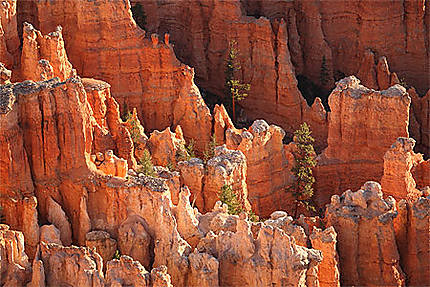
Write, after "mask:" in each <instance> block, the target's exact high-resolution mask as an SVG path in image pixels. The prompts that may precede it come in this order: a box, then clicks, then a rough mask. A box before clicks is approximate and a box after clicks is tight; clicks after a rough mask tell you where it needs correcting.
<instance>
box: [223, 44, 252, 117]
mask: <svg viewBox="0 0 430 287" xmlns="http://www.w3.org/2000/svg"><path fill="white" fill-rule="evenodd" d="M238 56H239V49H238V48H237V42H236V41H234V40H232V41H230V43H229V47H228V55H227V60H226V63H225V71H224V73H225V88H226V94H227V97H228V98H231V103H232V109H233V111H232V113H233V122H236V109H235V102H238V101H241V100H243V99H245V98H246V97H247V96H248V91H249V90H250V89H251V85H250V84H247V83H242V81H241V80H239V79H238V78H237V77H236V72H237V71H239V70H240V69H241V68H242V67H241V66H240V63H239V61H238Z"/></svg>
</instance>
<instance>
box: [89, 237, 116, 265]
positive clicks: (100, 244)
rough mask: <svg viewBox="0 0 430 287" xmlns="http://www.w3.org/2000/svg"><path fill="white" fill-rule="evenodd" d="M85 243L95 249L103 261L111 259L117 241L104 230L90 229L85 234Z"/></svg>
mask: <svg viewBox="0 0 430 287" xmlns="http://www.w3.org/2000/svg"><path fill="white" fill-rule="evenodd" d="M85 239H86V242H85V245H86V246H87V247H89V248H92V249H95V250H96V252H97V253H98V254H99V255H100V256H101V258H102V259H103V262H104V263H106V262H107V261H109V260H111V259H112V258H113V256H114V254H115V251H116V250H117V243H116V240H115V239H112V238H111V237H110V234H109V233H107V232H106V231H100V230H96V231H91V232H88V233H87V235H86V236H85Z"/></svg>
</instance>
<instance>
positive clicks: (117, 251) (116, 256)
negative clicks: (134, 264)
mask: <svg viewBox="0 0 430 287" xmlns="http://www.w3.org/2000/svg"><path fill="white" fill-rule="evenodd" d="M120 258H121V253H120V252H119V250H118V249H117V250H115V254H114V255H113V258H112V259H117V260H119V259H120Z"/></svg>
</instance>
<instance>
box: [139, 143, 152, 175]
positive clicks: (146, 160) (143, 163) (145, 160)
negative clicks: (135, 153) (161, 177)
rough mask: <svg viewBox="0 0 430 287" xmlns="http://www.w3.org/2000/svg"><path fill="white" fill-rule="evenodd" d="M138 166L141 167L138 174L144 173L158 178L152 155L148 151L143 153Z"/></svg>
mask: <svg viewBox="0 0 430 287" xmlns="http://www.w3.org/2000/svg"><path fill="white" fill-rule="evenodd" d="M138 164H139V165H140V166H139V168H138V170H137V172H139V173H143V174H144V175H149V176H153V177H155V176H156V173H155V170H154V165H153V164H152V157H151V154H150V153H149V151H148V150H147V149H145V150H144V151H143V155H142V157H140V158H139V159H138Z"/></svg>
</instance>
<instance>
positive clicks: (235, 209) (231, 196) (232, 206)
mask: <svg viewBox="0 0 430 287" xmlns="http://www.w3.org/2000/svg"><path fill="white" fill-rule="evenodd" d="M218 197H219V200H220V201H221V202H222V203H224V204H226V205H227V207H228V213H229V214H231V215H239V214H240V213H241V212H243V211H244V210H245V209H244V208H243V206H242V204H241V203H240V201H239V199H238V198H237V194H236V193H235V192H234V191H233V188H232V187H231V185H227V184H225V185H223V186H222V187H221V191H220V193H219V194H218ZM248 218H249V220H251V221H254V222H257V221H258V220H259V218H258V216H257V215H256V214H255V213H254V212H253V211H252V210H249V211H248Z"/></svg>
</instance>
